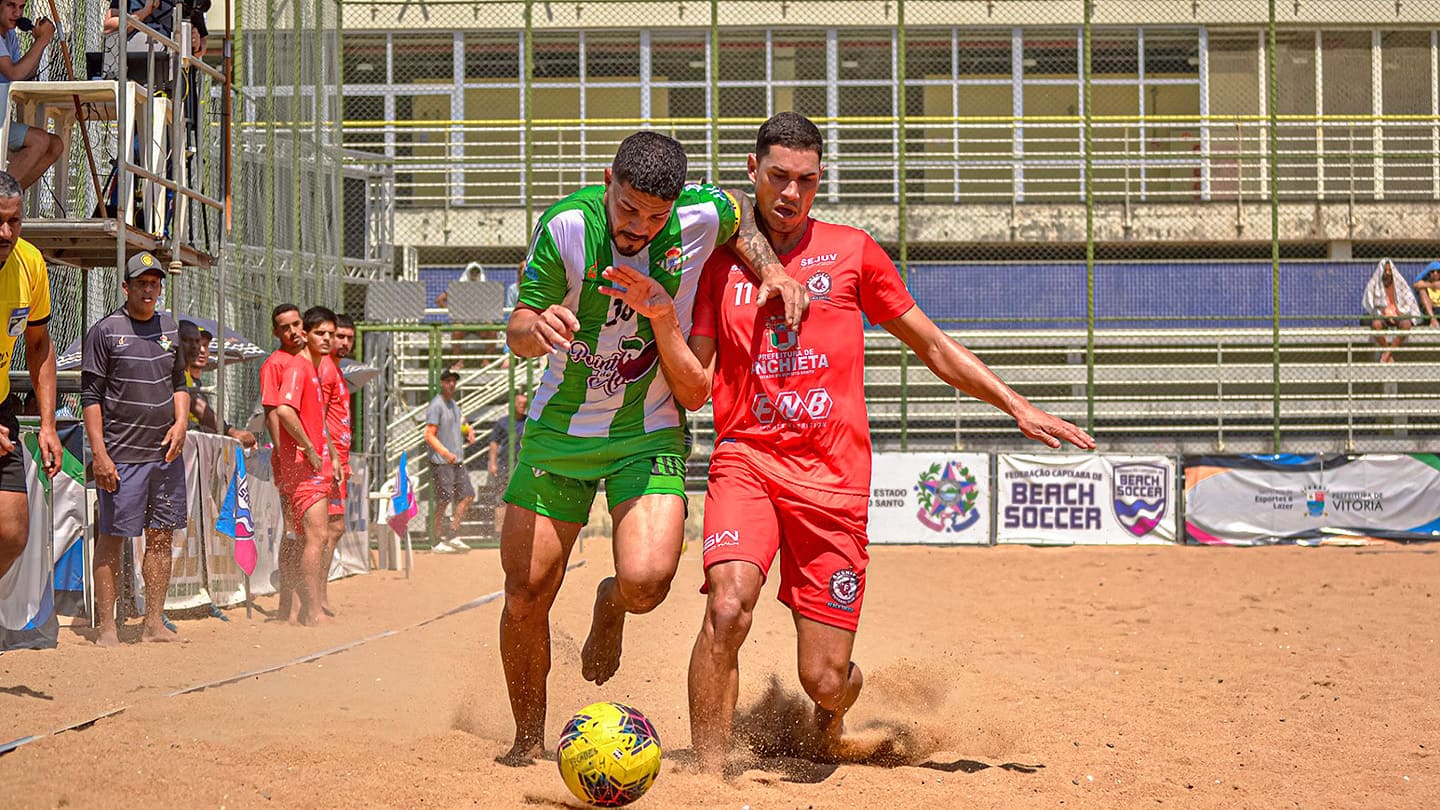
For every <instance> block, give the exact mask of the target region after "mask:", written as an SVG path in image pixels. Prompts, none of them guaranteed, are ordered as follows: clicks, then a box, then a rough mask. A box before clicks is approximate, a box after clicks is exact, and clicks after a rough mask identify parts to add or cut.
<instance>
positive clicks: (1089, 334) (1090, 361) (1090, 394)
mask: <svg viewBox="0 0 1440 810" xmlns="http://www.w3.org/2000/svg"><path fill="white" fill-rule="evenodd" d="M1094 16H1095V0H1085V25H1084V30H1083V32H1082V36H1083V37H1084V39H1085V42H1084V66H1083V69H1084V71H1085V77H1084V81H1085V89H1084V92H1085V96H1084V105H1085V109H1084V110H1082V111H1081V114H1082V115H1083V116H1084V117H1083V118H1082V119H1081V122H1082V126H1083V127H1084V130H1085V146H1084V149H1085V175H1084V179H1083V181H1082V182H1083V183H1084V185H1085V429H1086V430H1088V431H1090V432H1091V433H1092V434H1093V433H1094V432H1095V186H1094V182H1093V179H1094V178H1093V172H1094V163H1093V157H1092V153H1093V149H1092V146H1093V141H1092V136H1093V133H1092V131H1091V122H1092V118H1093V115H1094V114H1093V111H1092V109H1091V89H1092V87H1093V84H1092V82H1091V72H1092V67H1093V65H1092V61H1091V60H1092V59H1093V57H1094V48H1093V46H1094V40H1093V39H1092V38H1091V33H1092V32H1091V28H1090V22H1091V20H1092V19H1093V18H1094Z"/></svg>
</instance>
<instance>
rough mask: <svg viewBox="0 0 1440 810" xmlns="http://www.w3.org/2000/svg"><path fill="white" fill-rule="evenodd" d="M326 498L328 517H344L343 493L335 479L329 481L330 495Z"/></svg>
mask: <svg viewBox="0 0 1440 810" xmlns="http://www.w3.org/2000/svg"><path fill="white" fill-rule="evenodd" d="M327 497H328V498H329V504H328V506H327V507H326V509H327V510H328V511H329V514H330V517H336V516H340V517H344V515H345V491H344V490H342V489H341V488H340V486H339V485H338V484H336V483H335V479H333V478H332V479H330V493H329V495H328V496H327Z"/></svg>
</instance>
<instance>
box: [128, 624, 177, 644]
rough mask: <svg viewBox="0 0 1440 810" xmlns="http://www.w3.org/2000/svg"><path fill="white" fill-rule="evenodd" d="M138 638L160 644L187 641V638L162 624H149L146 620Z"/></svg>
mask: <svg viewBox="0 0 1440 810" xmlns="http://www.w3.org/2000/svg"><path fill="white" fill-rule="evenodd" d="M140 640H141V641H153V642H156V643H162V644H163V643H167V642H180V643H184V642H185V641H187V639H184V638H181V636H180V634H179V633H177V632H175V631H174V630H171V629H170V628H168V627H166V626H165V625H163V624H158V623H157V624H154V625H151V624H149V623H148V622H147V623H146V624H145V629H144V630H143V631H142V632H141V633H140Z"/></svg>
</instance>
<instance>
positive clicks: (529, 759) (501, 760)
mask: <svg viewBox="0 0 1440 810" xmlns="http://www.w3.org/2000/svg"><path fill="white" fill-rule="evenodd" d="M547 753H549V752H548V750H547V749H546V748H545V744H544V743H543V742H541V741H540V740H518V739H517V740H516V741H515V744H514V745H512V746H510V750H509V751H506V752H505V753H503V754H501V755H500V756H498V757H496V758H495V762H496V763H497V764H500V765H504V766H506V767H509V768H524V767H526V766H528V765H534V764H535V760H537V759H545V758H546V754H547Z"/></svg>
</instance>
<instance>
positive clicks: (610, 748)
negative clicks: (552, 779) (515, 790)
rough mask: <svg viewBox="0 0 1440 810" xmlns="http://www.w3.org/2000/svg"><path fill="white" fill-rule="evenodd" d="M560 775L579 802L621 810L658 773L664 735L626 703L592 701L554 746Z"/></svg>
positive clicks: (645, 788)
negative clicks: (661, 735)
mask: <svg viewBox="0 0 1440 810" xmlns="http://www.w3.org/2000/svg"><path fill="white" fill-rule="evenodd" d="M555 753H556V754H557V757H556V759H557V760H559V763H560V777H561V778H562V779H564V780H565V786H566V787H568V788H570V792H571V793H574V794H575V796H576V798H578V799H580V800H581V801H583V802H588V803H589V804H592V805H594V806H596V807H621V806H624V805H627V804H629V803H631V802H633V801H635V800H636V799H638V798H640V797H641V796H643V795H645V791H647V790H649V789H650V786H651V785H652V784H654V783H655V777H656V776H658V775H659V773H660V737H659V735H657V734H656V733H655V727H654V726H653V725H651V724H650V721H649V720H648V719H646V717H645V715H643V714H641V713H640V712H639V711H638V710H636V709H632V708H630V707H629V706H626V705H624V704H622V703H592V704H590V705H589V706H586V707H585V708H583V709H581V710H580V711H579V712H577V713H576V714H575V716H574V717H572V718H570V722H568V723H566V724H565V730H564V731H562V732H560V744H559V745H558V746H556V749H555Z"/></svg>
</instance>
